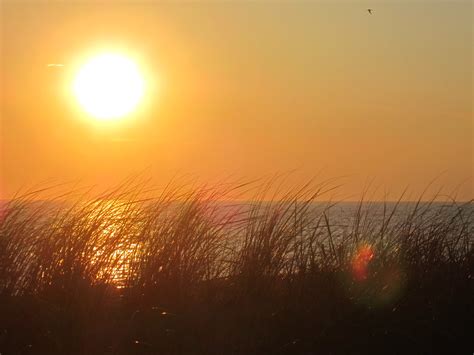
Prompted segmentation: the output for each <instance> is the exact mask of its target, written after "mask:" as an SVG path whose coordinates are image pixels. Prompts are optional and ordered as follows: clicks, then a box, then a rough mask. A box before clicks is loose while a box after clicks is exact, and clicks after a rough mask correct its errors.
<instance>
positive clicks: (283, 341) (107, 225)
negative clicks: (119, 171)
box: [0, 181, 474, 354]
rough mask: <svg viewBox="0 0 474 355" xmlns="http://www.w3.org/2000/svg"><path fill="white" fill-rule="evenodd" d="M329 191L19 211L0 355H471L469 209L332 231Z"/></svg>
mask: <svg viewBox="0 0 474 355" xmlns="http://www.w3.org/2000/svg"><path fill="white" fill-rule="evenodd" d="M334 188H336V187H335V186H333V185H331V183H330V182H326V183H322V184H319V185H316V184H307V185H304V186H302V187H300V188H295V189H293V190H291V191H283V190H282V189H281V188H278V185H277V184H276V182H270V183H266V184H263V185H258V186H257V187H255V186H254V185H252V184H220V185H217V186H214V187H209V186H195V185H178V184H170V185H168V186H167V187H165V188H163V189H161V190H158V189H150V188H148V186H147V185H146V184H143V183H140V182H135V181H129V182H127V183H125V184H124V185H122V186H120V187H119V188H116V189H113V190H111V191H108V192H106V193H102V194H99V195H97V196H91V195H90V194H78V193H77V192H74V193H69V194H66V195H63V194H58V196H56V197H54V195H53V198H51V197H50V196H51V194H52V193H53V191H54V189H41V190H38V191H32V192H29V193H27V194H24V195H22V196H17V197H16V198H15V199H13V200H11V201H9V202H7V203H6V204H5V205H4V206H3V212H2V214H1V216H2V217H1V220H0V352H1V353H4V354H9V353H11V354H13V353H15V354H16V353H48V354H56V353H57V354H64V353H77V354H89V353H97V354H104V353H110V354H125V353H130V354H136V353H150V354H152V353H173V354H177V353H182V354H189V353H203V354H204V353H205V354H209V353H215V354H248V353H262V354H270V353H311V352H312V351H315V352H316V351H317V352H322V353H352V352H360V351H363V352H384V353H385V352H388V353H390V352H392V353H398V352H399V351H401V349H403V350H405V351H406V352H412V353H419V352H420V351H421V352H423V353H426V352H428V353H430V352H431V351H430V349H433V350H440V349H444V348H443V347H446V348H447V349H449V348H450V349H460V350H462V349H469V351H471V350H472V341H471V340H470V338H469V336H468V329H469V328H468V327H469V325H468V323H469V322H472V320H473V315H474V312H473V305H472V296H474V286H473V280H472V277H473V276H472V275H473V271H474V270H473V268H474V248H473V246H474V235H473V224H472V214H473V212H474V210H473V208H472V203H471V202H464V203H458V202H456V201H450V202H447V201H448V200H446V201H445V202H444V203H439V202H436V201H435V200H437V199H438V197H439V196H433V199H431V200H430V201H428V202H426V201H421V199H420V200H419V201H418V202H416V203H412V204H409V205H406V204H404V203H403V202H402V201H401V199H400V200H399V201H397V202H393V203H388V202H387V203H384V204H373V203H371V202H364V201H363V200H362V201H361V202H360V203H359V204H358V205H357V208H355V209H354V214H353V215H352V216H351V218H350V219H349V220H348V221H346V223H343V224H342V225H341V222H340V221H337V223H336V221H334V222H333V218H334V217H333V216H334V215H335V209H336V208H337V206H338V204H337V203H335V202H325V203H324V202H319V203H317V202H318V201H325V200H327V199H328V198H329V196H330V195H329V192H330V191H332V190H333V189H334ZM243 191H245V192H246V194H247V195H248V193H249V191H253V192H254V198H252V199H251V200H250V201H248V202H245V203H244V202H240V203H235V202H232V201H233V200H234V199H235V198H236V196H237V197H238V196H239V194H240V193H241V192H243ZM45 195H46V196H48V198H47V199H43V198H44V196H45ZM402 197H403V196H402ZM66 201H67V202H66ZM433 335H434V336H435V337H436V340H435V341H434V342H430V341H429V339H431V337H432V336H433ZM341 339H344V341H341ZM367 344H370V346H373V347H374V348H367V347H366V345H367ZM433 346H435V347H433Z"/></svg>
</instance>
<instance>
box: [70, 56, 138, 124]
mask: <svg viewBox="0 0 474 355" xmlns="http://www.w3.org/2000/svg"><path fill="white" fill-rule="evenodd" d="M73 90H74V95H75V97H76V99H77V101H78V102H79V104H80V105H81V107H82V108H83V109H84V110H85V111H86V112H87V113H88V114H89V115H91V116H92V117H94V118H96V119H98V120H103V121H109V120H115V119H118V118H121V117H124V116H126V115H128V114H130V113H132V112H133V111H134V110H135V109H136V107H137V106H138V104H139V103H140V100H141V99H142V97H143V94H144V90H145V83H144V79H143V77H142V75H141V73H140V71H139V69H138V66H137V65H136V64H135V63H134V62H133V61H132V60H130V59H129V58H127V57H126V56H123V55H120V54H115V53H105V54H101V55H97V56H95V57H93V58H92V59H90V60H89V61H88V62H87V63H85V64H84V65H83V66H82V67H81V68H80V70H79V72H78V73H77V75H76V77H75V79H74V83H73Z"/></svg>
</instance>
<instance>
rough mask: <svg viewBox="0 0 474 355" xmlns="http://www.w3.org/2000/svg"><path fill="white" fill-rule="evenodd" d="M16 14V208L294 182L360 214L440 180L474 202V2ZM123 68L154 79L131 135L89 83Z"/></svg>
mask: <svg viewBox="0 0 474 355" xmlns="http://www.w3.org/2000/svg"><path fill="white" fill-rule="evenodd" d="M0 6H1V10H0V11H1V12H0V31H1V47H0V49H1V68H0V75H1V76H0V80H1V87H0V89H1V111H0V114H1V121H0V139H1V141H0V157H1V166H0V178H1V184H0V197H2V198H8V197H10V196H12V195H13V194H14V193H15V192H16V191H18V190H19V189H20V188H24V187H25V186H30V185H32V184H37V183H42V182H45V181H53V180H54V181H57V182H62V181H77V182H80V183H84V184H98V185H99V186H105V187H106V186H108V185H110V184H112V183H116V182H119V181H121V180H123V179H124V178H126V177H127V176H130V174H136V173H145V174H148V175H150V176H151V177H152V179H153V181H154V182H156V183H157V184H161V183H165V182H166V181H167V180H169V179H171V178H172V177H173V176H176V175H177V174H178V175H179V174H189V175H191V176H196V177H198V178H199V179H200V180H202V181H216V180H219V179H222V178H227V177H238V178H243V179H249V180H250V179H254V178H259V177H265V176H271V175H272V174H275V173H287V172H290V171H294V172H295V174H296V175H297V179H303V180H304V179H310V178H312V177H314V176H315V175H318V174H319V175H318V176H324V177H328V178H329V177H341V178H342V179H343V183H344V186H343V187H342V188H341V189H342V190H341V191H342V193H343V194H344V195H345V196H346V197H347V198H349V199H350V198H351V197H354V196H357V194H358V193H359V192H360V190H361V186H362V185H363V184H364V183H365V182H366V181H367V180H368V179H375V181H377V184H379V186H381V187H382V190H383V191H389V192H390V193H392V194H393V196H396V195H397V194H399V193H400V192H401V191H402V190H403V189H405V188H406V187H407V186H408V188H409V189H410V191H412V192H413V194H414V195H416V194H419V193H421V191H422V189H423V188H424V187H425V186H426V185H427V184H428V183H429V182H430V181H431V180H432V179H434V178H436V177H439V182H440V183H442V184H443V185H445V187H446V189H447V191H454V190H455V191H457V193H458V198H459V199H471V198H472V197H473V166H474V164H473V154H474V141H473V135H474V129H473V109H472V99H473V87H472V85H473V79H474V77H473V65H472V64H473V55H472V49H473V44H472V43H473V38H472V35H473V27H472V24H473V5H472V3H471V2H470V1H380V0H379V1H357V0H353V1H304V2H303V1H279V2H270V1H250V2H247V1H212V2H211V1H207V2H204V1H202V2H201V1H190V2H173V1H168V2H158V1H153V2H152V1H150V2H146V1H144V2H138V1H128V2H127V1H123V2H113V1H100V2H99V1H98V2H88V1H64V2H60V1H53V2H46V1H41V0H34V1H33V0H32V1H21V0H18V1H13V0H3V1H2V2H1V5H0ZM367 8H372V9H373V10H374V11H373V14H372V15H371V14H369V13H368V12H367ZM110 51H112V52H120V53H123V54H124V55H126V56H128V57H129V58H131V59H133V60H134V61H135V62H136V63H137V65H138V66H139V68H140V70H141V71H142V73H143V75H144V79H145V82H146V91H145V96H144V98H143V101H142V102H141V103H140V106H139V108H138V109H137V110H136V111H135V112H133V113H132V114H131V115H130V116H129V117H126V118H124V119H121V120H119V121H113V122H98V121H97V120H95V119H94V118H92V117H90V116H88V115H87V113H85V112H84V110H82V109H81V107H79V105H78V102H77V100H76V99H75V97H74V96H73V95H72V93H71V82H72V81H73V79H74V76H75V75H76V74H77V72H78V70H79V68H80V66H81V63H84V61H85V60H86V59H87V58H89V57H91V56H94V55H96V54H99V53H103V52H110ZM50 63H60V64H63V65H64V66H48V64H50ZM321 174H322V175H321Z"/></svg>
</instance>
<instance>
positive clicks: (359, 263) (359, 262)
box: [351, 244, 374, 281]
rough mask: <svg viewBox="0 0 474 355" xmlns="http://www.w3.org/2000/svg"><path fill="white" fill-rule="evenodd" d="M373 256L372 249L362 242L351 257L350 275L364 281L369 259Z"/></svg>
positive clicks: (366, 275)
mask: <svg viewBox="0 0 474 355" xmlns="http://www.w3.org/2000/svg"><path fill="white" fill-rule="evenodd" d="M373 258H374V250H373V248H372V247H371V246H370V245H368V244H364V245H362V246H360V247H359V248H358V249H357V252H356V253H355V255H354V257H353V258H352V263H351V267H352V275H353V276H354V279H355V280H357V281H364V280H366V279H367V277H368V267H369V264H370V262H371V260H372V259H373Z"/></svg>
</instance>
